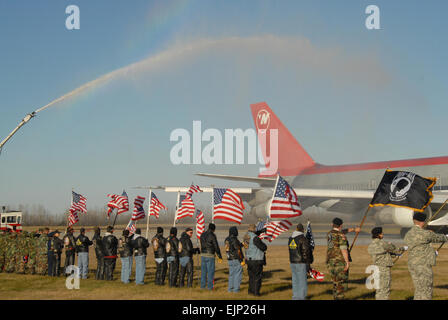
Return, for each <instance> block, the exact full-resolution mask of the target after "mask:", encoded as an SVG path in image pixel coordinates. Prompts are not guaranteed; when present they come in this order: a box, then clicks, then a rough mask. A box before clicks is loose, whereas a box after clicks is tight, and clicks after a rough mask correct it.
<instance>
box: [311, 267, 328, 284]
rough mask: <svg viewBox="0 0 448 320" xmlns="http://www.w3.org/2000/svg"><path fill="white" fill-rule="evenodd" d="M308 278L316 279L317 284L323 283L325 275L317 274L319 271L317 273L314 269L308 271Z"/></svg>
mask: <svg viewBox="0 0 448 320" xmlns="http://www.w3.org/2000/svg"><path fill="white" fill-rule="evenodd" d="M310 277H311V278H313V279H316V280H317V281H319V282H322V281H324V278H325V274H323V273H322V272H319V271H317V270H315V269H311V270H310Z"/></svg>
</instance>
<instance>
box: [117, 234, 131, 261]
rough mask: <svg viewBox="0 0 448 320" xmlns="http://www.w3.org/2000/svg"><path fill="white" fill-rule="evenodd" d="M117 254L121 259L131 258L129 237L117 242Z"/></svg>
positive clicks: (123, 237)
mask: <svg viewBox="0 0 448 320" xmlns="http://www.w3.org/2000/svg"><path fill="white" fill-rule="evenodd" d="M118 253H119V254H120V257H121V258H126V257H130V256H132V240H131V238H130V237H125V236H122V237H121V238H120V240H118Z"/></svg>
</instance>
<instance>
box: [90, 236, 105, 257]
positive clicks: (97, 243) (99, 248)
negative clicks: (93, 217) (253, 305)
mask: <svg viewBox="0 0 448 320" xmlns="http://www.w3.org/2000/svg"><path fill="white" fill-rule="evenodd" d="M92 241H93V247H94V248H95V254H96V257H97V258H102V257H104V247H103V237H101V235H100V234H99V233H95V235H94V236H93V239H92Z"/></svg>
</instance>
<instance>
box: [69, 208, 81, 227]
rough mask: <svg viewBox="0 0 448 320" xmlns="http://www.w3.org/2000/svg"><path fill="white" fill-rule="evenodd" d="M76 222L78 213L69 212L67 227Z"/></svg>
mask: <svg viewBox="0 0 448 320" xmlns="http://www.w3.org/2000/svg"><path fill="white" fill-rule="evenodd" d="M78 221H79V218H78V211H74V212H70V214H69V215H68V226H69V227H71V226H72V225H74V224H75V223H77V222H78Z"/></svg>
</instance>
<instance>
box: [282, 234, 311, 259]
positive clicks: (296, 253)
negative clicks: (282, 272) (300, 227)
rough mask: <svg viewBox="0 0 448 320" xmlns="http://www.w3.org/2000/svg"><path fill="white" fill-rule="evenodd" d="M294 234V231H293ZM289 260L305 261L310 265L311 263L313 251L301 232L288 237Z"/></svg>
mask: <svg viewBox="0 0 448 320" xmlns="http://www.w3.org/2000/svg"><path fill="white" fill-rule="evenodd" d="M293 235H294V233H293ZM288 249H289V262H290V263H305V264H307V265H310V264H312V263H313V253H312V251H311V247H310V244H309V242H308V239H307V238H305V236H304V235H303V234H300V235H297V236H295V237H294V238H293V237H292V236H291V237H289V239H288Z"/></svg>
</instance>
